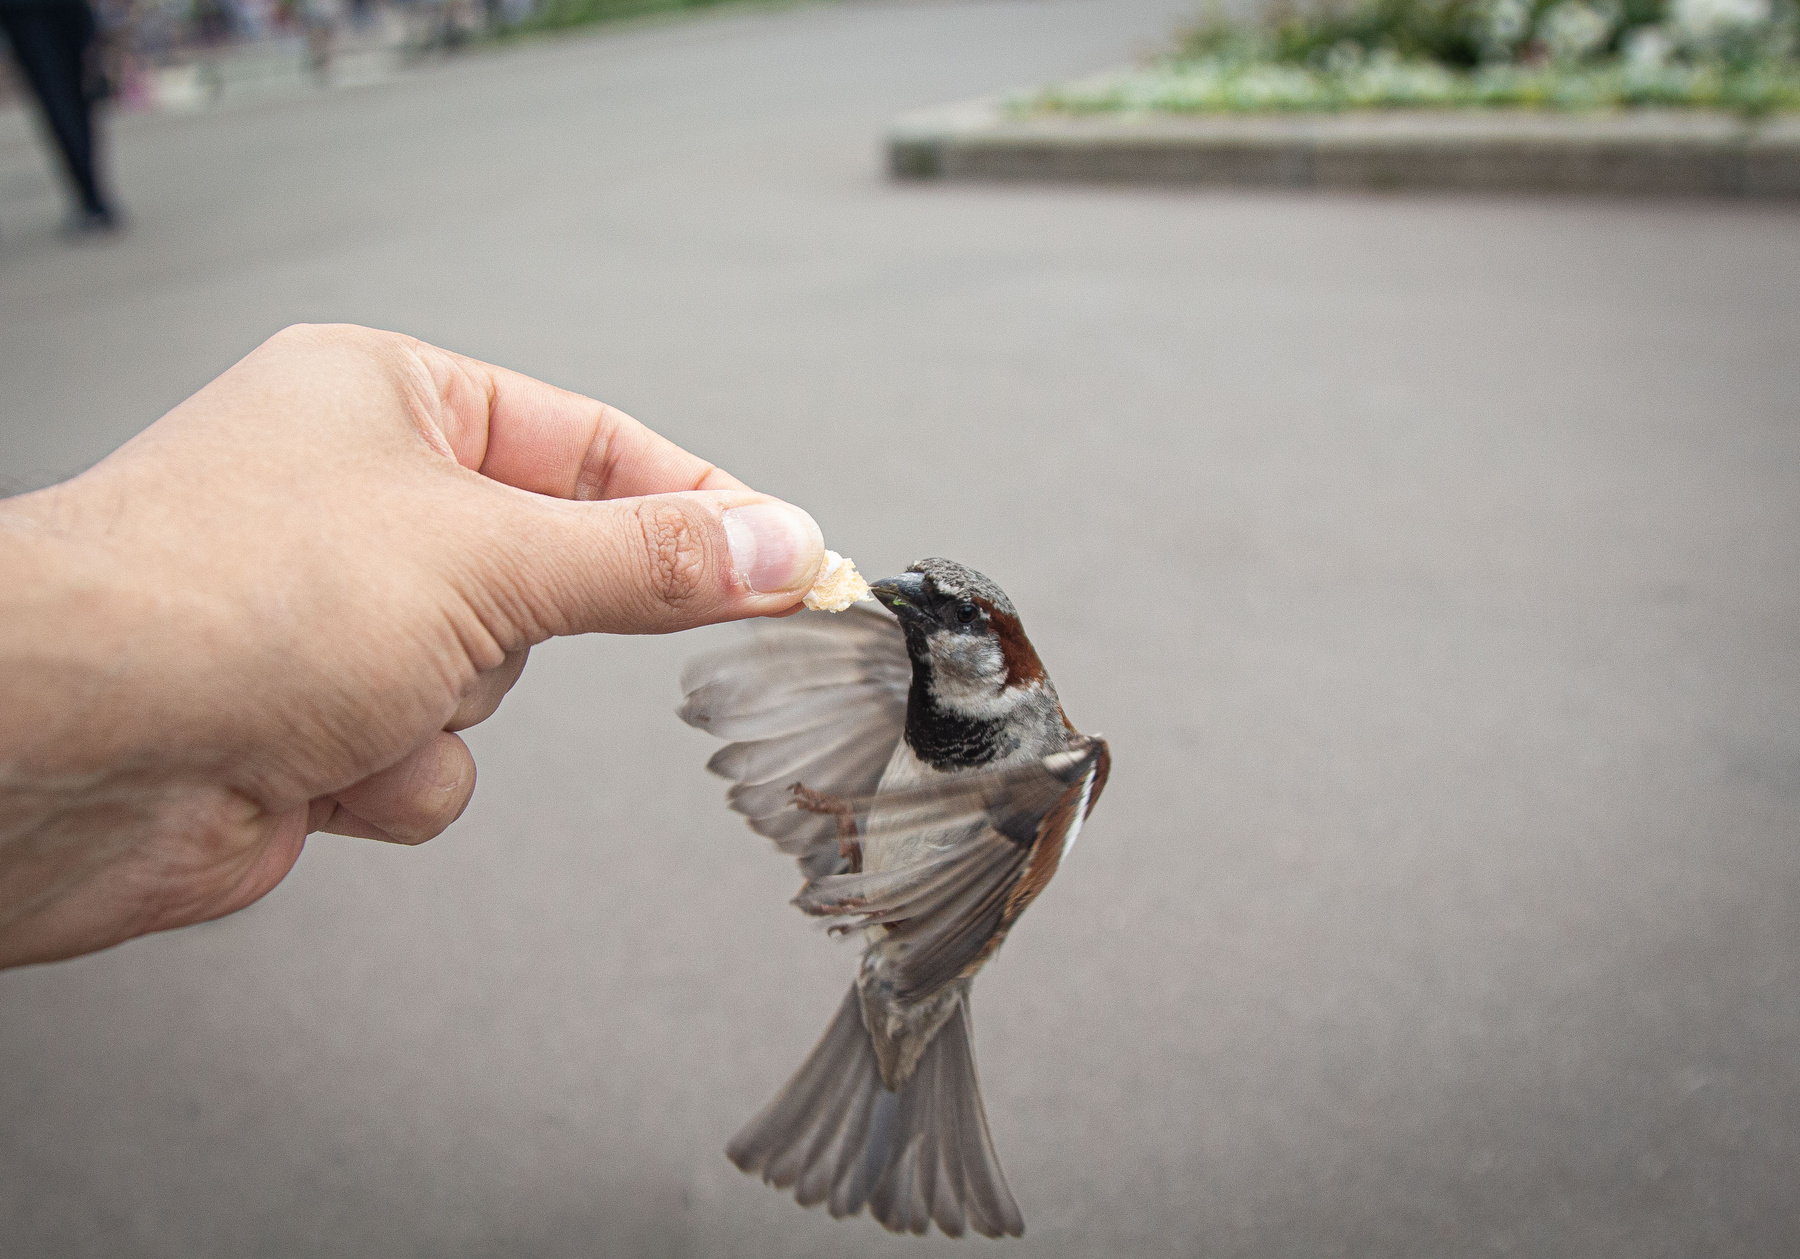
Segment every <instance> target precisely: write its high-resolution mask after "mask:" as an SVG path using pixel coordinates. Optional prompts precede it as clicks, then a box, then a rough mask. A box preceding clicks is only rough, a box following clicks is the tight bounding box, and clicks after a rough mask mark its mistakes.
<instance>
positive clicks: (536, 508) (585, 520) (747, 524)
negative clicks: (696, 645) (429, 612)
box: [484, 490, 825, 635]
mask: <svg viewBox="0 0 1800 1259" xmlns="http://www.w3.org/2000/svg"><path fill="white" fill-rule="evenodd" d="M506 492H507V493H508V494H509V496H512V497H514V501H515V503H516V504H517V505H518V506H519V507H520V509H521V511H520V512H519V515H520V516H521V517H522V519H515V520H513V521H511V522H510V524H511V527H510V528H509V529H508V531H507V536H506V537H505V538H504V539H500V540H498V541H499V545H498V546H495V547H493V548H491V549H490V550H489V555H490V556H491V557H492V559H491V560H490V563H489V564H488V565H485V566H484V567H487V568H489V569H490V571H489V572H488V573H486V574H484V577H485V582H484V584H485V585H487V586H488V590H487V592H486V593H487V594H488V595H489V597H490V598H492V599H494V600H495V601H497V602H500V603H502V604H504V603H509V602H515V601H516V602H518V603H522V604H523V605H524V606H523V607H522V608H520V609H519V611H520V612H522V613H523V614H524V615H525V617H527V618H529V619H528V623H529V624H532V625H535V626H537V627H538V628H539V629H541V630H542V631H543V632H545V633H548V634H552V635H555V634H584V633H596V632H597V633H605V634H665V633H668V632H670V631H673V630H682V629H691V628H693V627H694V626H696V625H711V624H714V623H715V622H718V621H734V620H738V619H741V618H743V617H750V616H768V615H772V614H775V613H780V612H786V611H789V610H791V609H792V608H793V607H794V606H795V605H796V604H798V603H799V602H800V600H801V598H802V596H804V595H805V594H806V592H807V591H808V590H809V589H811V587H812V583H813V580H814V579H815V578H816V577H817V576H818V572H819V568H820V565H821V564H822V563H823V562H824V557H825V539H824V535H823V534H821V533H820V532H819V526H818V524H817V523H815V522H814V520H813V518H812V517H811V516H810V515H808V514H807V513H806V512H804V511H802V510H801V509H800V508H798V507H795V506H794V505H793V504H791V503H784V502H782V501H781V500H780V499H777V498H770V497H769V496H768V495H766V494H758V493H756V492H754V491H752V490H689V491H684V492H681V493H674V494H651V495H646V496H644V497H641V498H616V499H607V500H604V501H601V502H574V501H571V500H567V499H557V498H549V497H545V496H541V495H537V494H531V493H529V492H524V491H518V490H508V491H506ZM509 514H510V513H509Z"/></svg>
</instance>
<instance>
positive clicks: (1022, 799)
mask: <svg viewBox="0 0 1800 1259" xmlns="http://www.w3.org/2000/svg"><path fill="white" fill-rule="evenodd" d="M1111 767H1112V754H1111V752H1110V751H1109V750H1108V748H1107V746H1106V740H1104V739H1101V738H1098V737H1089V736H1083V735H1077V736H1075V737H1074V739H1073V740H1072V741H1071V743H1070V746H1069V750H1068V751H1066V752H1057V753H1054V754H1052V755H1050V756H1046V757H1045V758H1044V759H1043V760H1041V761H1035V762H1032V763H1031V764H1028V765H1024V766H1018V767H1014V768H1011V769H1004V770H997V771H995V772H993V773H988V774H975V775H971V776H969V777H967V778H954V779H949V780H946V781H944V782H941V783H934V784H932V785H930V786H927V787H918V788H912V789H909V790H906V791H897V792H885V793H883V794H882V795H880V796H877V797H874V798H873V799H864V800H859V801H855V802H854V805H853V807H854V808H855V809H856V811H857V814H858V816H859V818H862V819H866V821H864V823H863V826H864V830H863V835H864V842H865V844H866V843H867V842H868V839H869V838H870V837H872V836H875V835H883V836H894V837H898V836H900V835H910V834H917V835H934V836H935V835H942V834H944V833H946V832H948V833H951V834H957V833H959V832H960V834H961V835H962V838H959V839H956V840H953V841H951V842H949V843H946V844H944V845H943V846H942V847H940V848H938V849H937V850H936V851H935V852H934V853H933V855H932V856H930V857H928V858H927V859H925V860H923V861H920V862H918V863H916V864H914V865H910V866H906V867H903V868H901V869H897V870H880V871H873V872H870V873H864V874H841V873H840V874H827V875H823V876H818V877H815V878H813V879H812V880H811V881H809V882H808V883H807V885H806V886H805V887H803V888H801V889H800V895H799V896H797V897H795V898H794V903H795V904H796V905H798V906H799V907H800V908H801V909H802V910H804V911H805V912H807V913H809V914H814V915H817V916H821V917H835V918H842V919H845V920H846V922H845V924H844V927H843V929H845V930H849V929H852V928H855V927H862V926H868V925H871V924H874V923H881V924H885V925H886V926H887V928H888V935H887V940H888V941H889V942H899V943H900V944H902V945H903V946H904V947H903V948H902V949H901V950H900V953H899V960H898V964H897V966H896V968H895V971H894V972H893V973H894V975H895V985H896V986H895V992H894V995H895V996H896V997H897V998H898V999H899V1000H901V1001H904V1002H913V1001H919V1000H922V999H923V998H925V997H927V996H929V995H930V994H932V993H934V992H936V991H938V990H939V989H940V988H942V987H943V986H944V985H945V984H948V983H951V982H953V981H954V980H957V979H961V978H964V977H966V976H968V975H972V974H974V972H975V971H976V970H977V969H978V968H979V967H980V966H981V964H982V963H983V962H985V961H987V959H988V957H989V956H990V955H991V954H992V953H993V951H994V950H995V949H997V948H998V947H999V946H1000V941H1001V940H1002V939H1003V938H1004V937H1005V935H1006V933H1007V931H1008V930H1010V929H1011V927H1012V924H1013V923H1014V922H1015V921H1017V920H1018V917H1019V915H1020V914H1022V913H1024V912H1025V908H1026V906H1028V905H1030V904H1031V902H1032V901H1033V900H1034V899H1036V897H1037V895H1038V893H1039V892H1041V891H1043V890H1044V886H1045V885H1046V884H1047V883H1049V882H1050V878H1051V876H1052V875H1054V874H1055V873H1056V869H1057V866H1058V864H1059V863H1060V862H1061V861H1062V858H1063V854H1064V853H1066V852H1067V851H1068V850H1069V848H1070V846H1072V845H1073V844H1074V843H1075V838H1076V836H1077V835H1079V834H1080V833H1081V824H1082V823H1083V822H1084V821H1086V820H1087V815H1088V814H1089V813H1090V812H1092V810H1093V807H1094V803H1095V801H1097V800H1098V799H1099V798H1100V792H1101V790H1102V789H1103V788H1104V787H1105V785H1106V777H1107V773H1108V772H1109V770H1110V769H1111ZM886 842H890V841H884V846H885V843H886Z"/></svg>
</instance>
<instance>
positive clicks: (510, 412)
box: [416, 342, 749, 500]
mask: <svg viewBox="0 0 1800 1259" xmlns="http://www.w3.org/2000/svg"><path fill="white" fill-rule="evenodd" d="M416 353H417V355H418V357H419V360H420V365H421V366H422V367H423V368H424V369H425V371H426V373H427V374H428V375H429V376H430V378H431V382H432V385H433V386H434V389H433V392H434V394H435V397H436V401H437V409H438V415H437V417H436V419H437V424H438V427H439V430H440V431H441V432H442V433H443V436H444V439H445V440H446V441H447V442H448V443H449V446H450V449H451V451H452V452H453V453H454V454H455V455H456V459H457V462H458V463H460V464H462V465H463V466H464V467H465V468H472V469H474V470H475V471H477V472H479V473H481V474H482V475H483V476H487V477H492V478H493V479H494V480H496V481H501V482H504V483H505V484H507V485H511V486H515V487H516V488H518V489H521V490H530V491H531V492H532V493H535V494H547V495H551V496H552V497H555V498H573V499H583V500H592V499H602V498H637V497H640V496H642V495H645V494H669V493H674V492H676V491H679V490H742V489H748V488H749V487H748V486H746V485H745V484H744V483H743V482H742V481H740V480H738V479H737V478H736V477H734V476H732V475H731V474H730V473H729V472H726V471H725V470H724V469H722V468H718V467H715V466H714V465H713V464H710V463H708V462H707V461H706V460H704V459H702V458H700V456H698V455H695V454H692V453H690V452H688V451H686V450H683V449H682V448H681V447H680V446H677V445H676V444H675V443H674V442H672V441H670V440H669V439H668V438H666V437H664V436H662V435H661V434H660V433H657V432H654V431H653V430H651V429H649V428H647V427H646V426H644V425H643V424H640V423H638V421H636V420H634V419H632V418H631V417H630V416H629V415H626V414H625V413H624V412H623V411H621V410H619V409H618V408H617V407H612V406H608V405H607V404H606V403H604V402H596V401H595V400H594V399H592V398H587V397H583V396H582V395H581V394H578V393H570V392H569V391H568V390H566V389H558V388H557V387H556V386H555V385H547V384H545V383H544V382H543V381H541V380H534V379H533V378H532V377H530V376H525V375H521V374H520V373H518V372H514V371H508V370H507V369H506V368H504V367H495V366H493V365H492V364H489V363H483V362H481V361H480V360H478V359H472V358H468V357H466V356H464V355H461V354H453V353H451V352H450V351H448V350H440V349H438V348H437V347H435V346H430V345H426V344H424V343H423V342H420V343H418V344H417V348H416Z"/></svg>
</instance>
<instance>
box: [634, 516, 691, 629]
mask: <svg viewBox="0 0 1800 1259" xmlns="http://www.w3.org/2000/svg"><path fill="white" fill-rule="evenodd" d="M637 523H638V527H639V528H640V529H641V530H642V531H643V535H644V555H645V559H646V561H647V563H648V574H649V579H650V593H651V594H652V595H653V596H654V597H655V598H656V600H657V601H658V602H660V603H664V604H667V605H669V606H671V607H680V606H682V605H684V604H686V603H689V602H691V601H692V600H693V599H694V598H695V597H696V596H697V595H698V594H699V593H700V591H701V589H702V588H703V587H704V585H705V580H706V544H705V542H704V541H703V540H702V532H701V530H700V529H698V528H696V527H695V525H694V522H693V521H692V520H691V519H689V517H688V513H687V512H686V511H684V510H683V509H682V508H681V507H679V506H677V505H676V504H674V503H665V502H655V501H646V502H642V503H639V504H638V505H637Z"/></svg>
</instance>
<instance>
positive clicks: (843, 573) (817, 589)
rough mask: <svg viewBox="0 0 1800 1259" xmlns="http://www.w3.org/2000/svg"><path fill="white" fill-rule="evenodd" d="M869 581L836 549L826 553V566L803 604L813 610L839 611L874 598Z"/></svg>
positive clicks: (807, 593) (820, 570)
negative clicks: (870, 591)
mask: <svg viewBox="0 0 1800 1259" xmlns="http://www.w3.org/2000/svg"><path fill="white" fill-rule="evenodd" d="M874 597H875V596H874V595H872V594H870V593H869V583H868V582H866V581H864V580H863V579H862V574H861V573H859V572H857V571H856V564H855V563H854V562H853V561H851V560H847V559H845V558H844V557H843V556H841V555H839V554H838V553H837V552H836V551H827V552H825V565H824V567H822V568H820V569H819V579H818V580H817V581H815V582H814V583H813V587H812V589H811V590H809V591H807V592H806V599H805V603H806V606H807V607H809V608H811V609H812V610H813V611H815V612H842V611H843V610H844V609H845V608H847V607H849V606H850V605H851V604H853V603H861V602H862V601H863V600H864V599H873V598H874Z"/></svg>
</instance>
